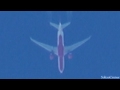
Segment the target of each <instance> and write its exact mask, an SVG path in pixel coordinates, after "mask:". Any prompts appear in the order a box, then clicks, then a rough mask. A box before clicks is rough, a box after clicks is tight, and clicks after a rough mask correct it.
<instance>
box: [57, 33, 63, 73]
mask: <svg viewBox="0 0 120 90" xmlns="http://www.w3.org/2000/svg"><path fill="white" fill-rule="evenodd" d="M58 57H59V60H60V61H59V62H60V63H59V64H60V67H59V68H60V70H61V71H63V67H64V66H63V63H64V61H63V57H64V46H63V42H62V36H61V35H60V36H59V44H58Z"/></svg>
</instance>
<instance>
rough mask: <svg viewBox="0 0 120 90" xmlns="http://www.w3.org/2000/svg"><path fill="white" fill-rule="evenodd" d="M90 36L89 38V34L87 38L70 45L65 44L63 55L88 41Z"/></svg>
mask: <svg viewBox="0 0 120 90" xmlns="http://www.w3.org/2000/svg"><path fill="white" fill-rule="evenodd" d="M90 38H91V36H90V37H88V38H86V39H84V40H83V41H80V42H78V43H75V44H73V45H71V46H66V47H65V54H64V55H66V54H67V53H68V52H71V51H73V50H75V49H76V48H78V47H79V46H81V45H82V44H84V43H85V42H86V41H88V40H89V39H90Z"/></svg>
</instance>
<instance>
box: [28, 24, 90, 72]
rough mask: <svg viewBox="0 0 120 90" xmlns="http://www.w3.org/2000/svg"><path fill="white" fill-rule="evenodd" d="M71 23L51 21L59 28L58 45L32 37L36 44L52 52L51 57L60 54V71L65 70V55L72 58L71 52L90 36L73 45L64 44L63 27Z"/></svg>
mask: <svg viewBox="0 0 120 90" xmlns="http://www.w3.org/2000/svg"><path fill="white" fill-rule="evenodd" d="M69 24H70V22H68V23H65V24H61V23H59V25H57V24H55V23H52V22H50V25H51V26H53V27H55V28H56V29H58V34H57V47H54V46H50V45H47V44H44V43H41V42H38V41H36V40H34V39H32V38H31V37H30V39H31V41H33V42H34V43H35V44H37V45H39V46H41V47H42V48H44V49H46V50H47V51H49V52H51V54H50V59H51V60H52V59H53V55H52V53H54V54H55V55H57V56H58V69H59V71H60V73H63V70H64V56H65V55H66V54H68V58H69V59H71V58H72V54H71V53H70V52H71V51H73V50H74V49H76V48H77V47H79V46H81V45H82V44H84V43H85V42H86V41H88V40H89V39H90V38H91V36H90V37H88V38H86V39H84V40H83V41H80V42H78V43H75V44H73V45H71V46H64V33H63V29H64V28H65V27H67V26H68V25H69Z"/></svg>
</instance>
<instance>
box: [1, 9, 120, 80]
mask: <svg viewBox="0 0 120 90" xmlns="http://www.w3.org/2000/svg"><path fill="white" fill-rule="evenodd" d="M50 21H51V22H54V23H59V21H61V22H62V23H65V22H68V21H70V22H71V24H70V25H69V26H68V27H66V28H65V29H64V37H65V40H64V41H65V45H71V44H74V43H77V42H78V41H81V40H83V39H85V38H87V37H89V36H92V37H91V39H90V40H89V41H87V42H86V43H85V44H83V45H82V46H80V47H79V48H77V49H76V50H74V51H73V52H72V54H73V58H72V59H71V60H69V59H68V58H67V56H65V69H64V72H63V74H60V72H59V70H58V62H57V57H56V58H55V59H54V60H52V61H51V60H50V59H49V56H50V52H48V51H46V50H44V49H43V48H41V47H39V46H37V45H35V44H34V43H33V42H31V40H30V38H29V37H32V38H34V39H35V40H37V41H40V42H43V43H46V44H49V45H53V46H56V45H57V42H56V41H57V30H56V29H55V28H53V27H51V26H50V25H49V22H50ZM0 38H1V40H0V78H2V79H3V78H11V79H16V78H18V79H19V78H20V79H21V78H22V79H29V78H30V79H31V78H32V79H59V78H60V79H61V78H63V79H66V78H72V79H85V78H86V79H90V78H98V79H99V78H101V76H120V71H119V68H120V64H119V63H120V59H119V56H120V12H118V11H72V12H65V11H63V12H55V11H53V12H52V11H51V12H46V11H1V12H0Z"/></svg>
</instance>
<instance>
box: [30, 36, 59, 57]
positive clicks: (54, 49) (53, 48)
mask: <svg viewBox="0 0 120 90" xmlns="http://www.w3.org/2000/svg"><path fill="white" fill-rule="evenodd" d="M30 39H31V41H33V42H34V43H35V44H37V45H39V46H41V47H42V48H44V49H46V50H47V51H49V52H52V51H53V52H54V53H55V54H56V55H57V48H56V47H53V46H50V45H47V44H44V43H41V42H38V41H36V40H34V39H32V38H31V37H30Z"/></svg>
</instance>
